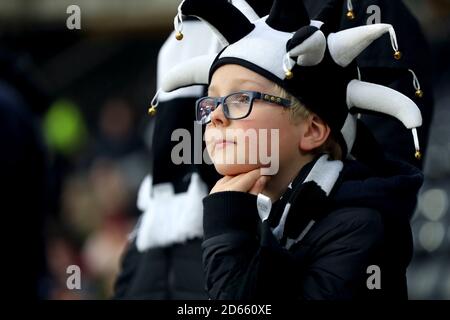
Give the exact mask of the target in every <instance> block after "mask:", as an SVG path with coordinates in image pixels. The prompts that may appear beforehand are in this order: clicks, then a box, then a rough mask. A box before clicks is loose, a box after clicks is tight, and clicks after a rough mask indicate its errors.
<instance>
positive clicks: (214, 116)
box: [211, 104, 230, 127]
mask: <svg viewBox="0 0 450 320" xmlns="http://www.w3.org/2000/svg"><path fill="white" fill-rule="evenodd" d="M211 123H212V124H213V125H214V126H222V127H223V126H227V125H228V124H229V123H230V120H229V119H227V117H225V114H224V113H223V106H222V105H221V104H220V105H219V106H218V107H217V108H216V109H215V110H214V111H213V112H212V113H211Z"/></svg>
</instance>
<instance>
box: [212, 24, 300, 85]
mask: <svg viewBox="0 0 450 320" xmlns="http://www.w3.org/2000/svg"><path fill="white" fill-rule="evenodd" d="M266 18H267V17H264V18H261V19H259V20H256V21H255V22H254V24H255V28H254V29H253V30H252V32H250V33H249V34H248V35H246V36H245V37H244V38H242V39H241V40H239V41H237V42H235V43H233V44H231V45H229V46H228V47H227V48H226V49H225V50H224V51H223V52H222V53H221V55H220V58H225V57H233V58H240V59H243V60H246V61H250V62H253V63H255V64H257V65H258V66H259V67H261V68H263V69H265V70H267V71H269V72H271V73H273V74H274V75H275V76H277V77H278V78H280V79H284V78H285V73H284V71H283V64H282V62H283V56H284V55H285V54H286V43H287V41H288V40H289V39H291V38H292V35H293V33H291V32H282V31H278V30H274V29H272V28H271V27H269V26H268V25H267V24H266V22H265V20H266Z"/></svg>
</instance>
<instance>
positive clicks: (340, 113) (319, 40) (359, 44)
mask: <svg viewBox="0 0 450 320" xmlns="http://www.w3.org/2000/svg"><path fill="white" fill-rule="evenodd" d="M241 2H243V3H245V1H241ZM334 3H335V4H336V3H339V4H340V5H335V6H334V7H333V6H326V7H325V9H324V10H323V11H322V12H321V13H320V14H319V16H318V19H317V20H311V19H310V18H309V16H308V13H307V11H306V9H305V7H304V4H303V1H302V0H275V1H274V3H273V6H272V9H271V11H270V13H269V15H267V16H265V17H262V18H258V17H257V16H256V13H255V12H254V11H253V12H252V10H251V7H249V8H248V10H247V11H245V10H242V9H241V10H238V9H237V8H236V7H235V6H233V5H231V4H230V3H229V2H228V1H226V0H184V1H182V2H181V4H180V6H179V7H178V14H177V16H176V17H175V20H174V25H175V30H176V32H177V36H178V37H177V38H178V39H180V38H182V36H181V35H182V31H183V30H182V20H183V16H196V17H198V18H199V19H200V20H202V21H204V22H205V23H206V24H208V25H209V26H210V27H211V29H212V30H213V31H214V32H215V33H216V35H217V37H218V38H219V41H220V42H221V43H222V45H223V46H225V48H224V49H223V50H222V51H221V52H220V53H219V54H218V55H204V56H201V57H197V58H195V59H192V60H191V61H189V62H187V63H185V64H183V65H180V66H179V67H177V68H173V69H171V70H170V71H169V72H168V73H167V75H166V76H165V78H164V79H163V83H162V90H164V91H172V90H175V89H177V88H180V87H185V86H189V85H192V84H208V83H209V82H210V80H211V77H212V75H213V73H214V72H215V71H216V70H217V69H218V68H219V67H220V66H223V65H225V64H238V65H241V66H244V67H246V68H248V69H250V70H252V71H255V72H257V73H258V74H261V75H262V76H264V77H266V78H267V79H269V80H272V81H273V82H275V83H277V84H278V85H280V86H281V87H283V88H284V89H285V90H286V91H288V92H289V93H291V94H292V95H293V96H295V97H296V98H298V99H299V100H300V101H301V102H302V103H304V104H305V105H306V107H307V108H308V109H310V110H312V111H313V112H315V113H317V114H318V115H319V116H320V117H321V118H322V119H323V120H324V121H326V122H327V124H328V125H329V126H330V128H331V130H332V133H333V135H334V136H335V137H336V138H337V140H338V141H339V143H340V145H341V147H342V148H343V152H344V154H347V155H348V154H349V153H350V152H351V150H352V147H353V144H354V141H355V137H356V113H365V112H366V113H371V112H376V113H382V114H386V115H389V116H392V117H395V118H397V119H398V120H399V121H401V122H402V123H403V124H404V126H405V127H406V128H408V129H411V131H412V134H413V139H414V146H415V150H416V153H415V156H416V157H417V158H420V148H419V140H418V137H417V130H416V128H417V127H420V126H421V124H422V116H421V113H420V110H419V108H418V107H417V105H416V104H415V103H414V102H413V101H412V100H411V99H410V98H408V97H406V96H405V95H403V94H401V93H400V92H397V91H395V90H393V89H390V88H388V87H384V86H381V85H377V84H374V83H368V82H364V81H360V80H358V79H360V75H359V70H358V67H357V65H356V62H355V58H356V57H357V56H358V55H359V54H360V53H361V52H362V51H363V50H364V49H366V48H367V47H368V46H369V45H370V44H371V43H372V42H373V41H374V40H376V39H378V38H379V37H381V36H382V35H383V34H385V33H389V35H390V39H391V45H392V47H393V51H394V58H395V59H399V58H400V56H401V55H400V52H399V49H398V45H397V39H396V35H395V31H394V29H393V27H392V25H390V24H372V25H365V26H360V27H355V28H350V29H347V30H343V31H339V32H334V31H335V30H338V23H336V22H339V21H340V15H341V14H342V11H341V9H342V5H343V2H342V1H335V2H334ZM186 36H189V35H186Z"/></svg>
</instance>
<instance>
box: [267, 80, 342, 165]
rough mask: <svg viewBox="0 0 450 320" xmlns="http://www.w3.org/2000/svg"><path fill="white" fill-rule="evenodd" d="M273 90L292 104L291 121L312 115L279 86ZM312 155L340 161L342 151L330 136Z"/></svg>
mask: <svg viewBox="0 0 450 320" xmlns="http://www.w3.org/2000/svg"><path fill="white" fill-rule="evenodd" d="M275 90H276V92H277V93H276V95H278V96H279V97H281V98H284V99H288V100H290V101H291V102H292V105H291V107H290V108H289V109H290V114H291V119H292V121H294V122H295V121H298V120H300V119H307V118H308V117H310V116H311V115H312V114H313V112H312V111H310V110H309V109H308V108H307V107H306V106H305V105H303V104H302V103H301V102H300V101H299V100H298V99H297V98H295V97H294V96H293V95H291V94H290V93H288V92H287V91H286V90H284V89H283V88H282V87H280V86H279V85H275ZM313 153H314V154H319V153H327V154H329V155H330V157H331V158H332V159H333V160H342V149H341V147H340V146H339V143H337V141H336V140H335V139H334V137H333V136H332V135H331V134H330V135H329V136H328V138H327V140H326V141H325V142H324V144H322V145H321V146H320V147H318V148H316V149H314V150H313Z"/></svg>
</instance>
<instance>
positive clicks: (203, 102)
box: [195, 91, 291, 124]
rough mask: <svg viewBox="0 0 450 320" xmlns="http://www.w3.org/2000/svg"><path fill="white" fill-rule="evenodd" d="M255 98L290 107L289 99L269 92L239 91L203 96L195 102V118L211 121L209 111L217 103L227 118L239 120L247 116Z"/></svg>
mask: <svg viewBox="0 0 450 320" xmlns="http://www.w3.org/2000/svg"><path fill="white" fill-rule="evenodd" d="M255 99H259V100H263V101H266V102H270V103H273V104H276V105H279V106H282V107H286V108H287V107H290V106H291V101H290V100H287V99H284V98H280V97H276V96H273V95H271V94H267V93H262V92H256V91H239V92H235V93H231V94H229V95H227V96H225V97H217V98H213V97H203V98H200V99H198V100H197V101H196V103H195V118H196V120H197V121H198V122H199V123H201V124H207V123H209V122H211V113H212V112H213V111H214V110H216V109H217V108H218V107H219V105H222V107H223V113H224V115H225V117H226V118H227V119H230V120H239V119H244V118H246V117H248V116H249V114H250V113H251V112H252V107H253V101H254V100H255Z"/></svg>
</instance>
